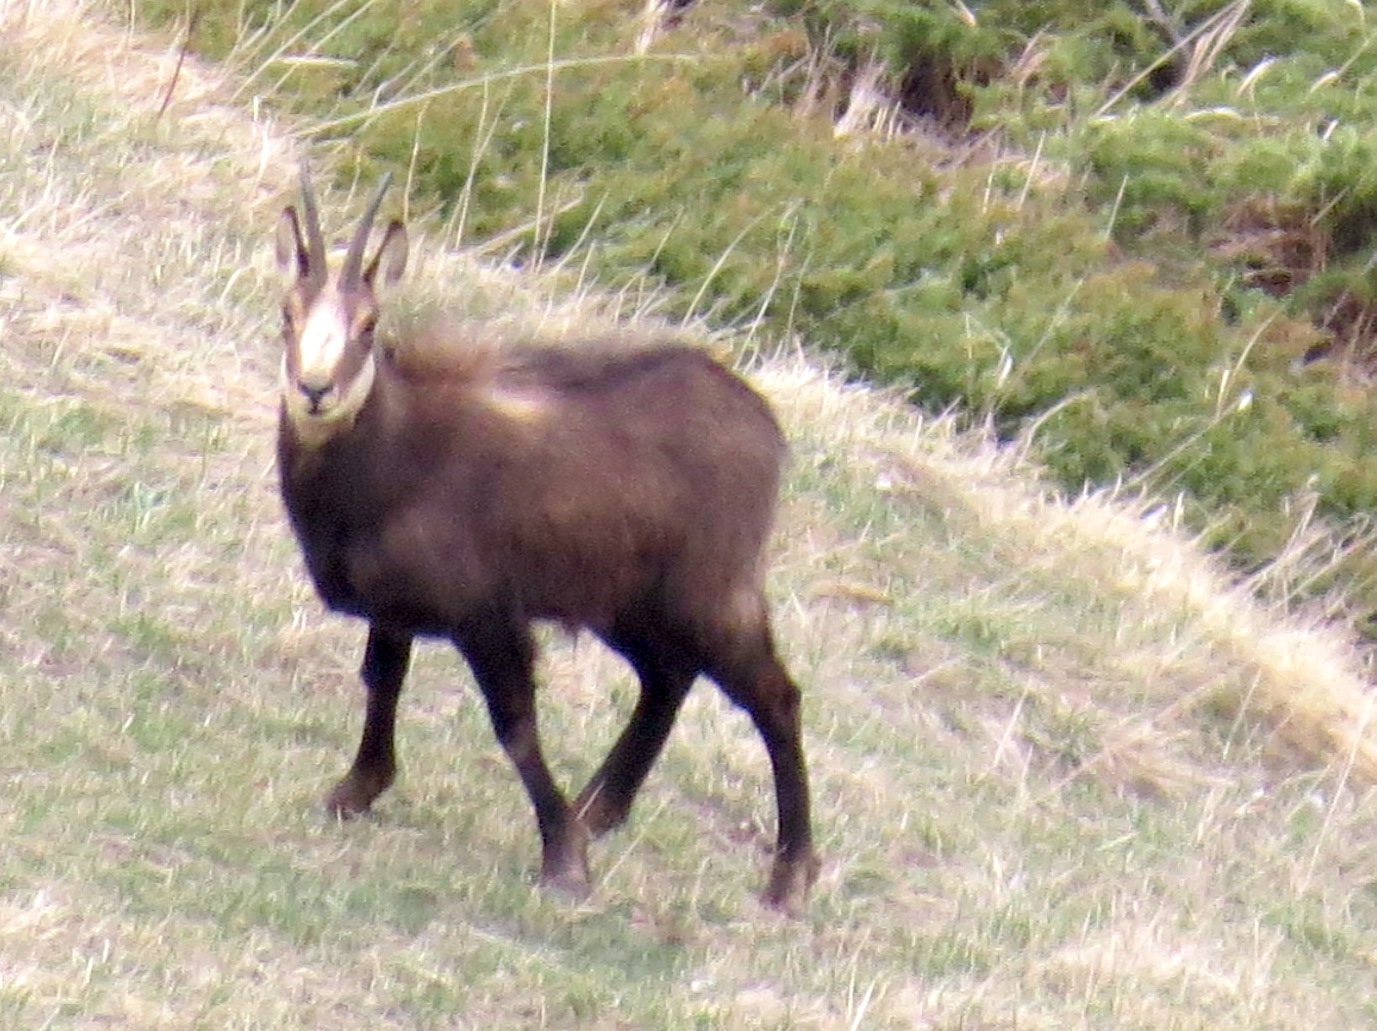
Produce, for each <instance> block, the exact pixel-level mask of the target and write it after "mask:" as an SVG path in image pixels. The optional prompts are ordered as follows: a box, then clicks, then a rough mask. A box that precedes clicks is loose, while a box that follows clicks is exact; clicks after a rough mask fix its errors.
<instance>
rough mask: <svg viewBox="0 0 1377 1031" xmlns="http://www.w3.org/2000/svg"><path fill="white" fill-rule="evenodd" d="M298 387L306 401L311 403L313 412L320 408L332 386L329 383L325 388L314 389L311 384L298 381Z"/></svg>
mask: <svg viewBox="0 0 1377 1031" xmlns="http://www.w3.org/2000/svg"><path fill="white" fill-rule="evenodd" d="M296 387H297V389H298V390H300V391H301V392H302V394H304V395H305V396H306V400H307V401H309V402H310V403H311V411H313V412H314V411H315V410H316V409H318V408H319V407H320V401H321V398H323V397H324V396H325V395H326V394H328V393H330V384H328V383H327V384H325V386H323V387H313V386H311V385H310V384H309V383H302V382H301V381H300V380H298V381H297V384H296Z"/></svg>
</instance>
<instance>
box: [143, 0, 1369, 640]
mask: <svg viewBox="0 0 1377 1031" xmlns="http://www.w3.org/2000/svg"><path fill="white" fill-rule="evenodd" d="M137 10H138V12H139V13H140V14H141V15H142V16H144V17H145V18H146V19H148V20H150V21H153V22H155V23H158V24H162V25H169V26H174V25H180V24H182V23H183V21H184V18H185V14H186V5H185V3H184V2H183V0H143V2H142V3H141V4H139V5H138V7H137ZM657 18H658V19H659V20H658V21H657V20H656V19H657ZM190 40H191V43H192V45H193V46H194V47H195V48H197V49H198V50H200V51H201V52H203V53H205V54H207V55H209V56H212V57H217V58H224V59H226V60H228V61H229V62H230V64H231V65H232V66H233V67H235V68H236V69H237V70H238V71H239V72H240V73H241V74H242V75H243V77H244V82H243V85H242V86H241V87H240V89H241V93H249V92H252V93H254V94H257V95H262V96H264V97H266V98H267V99H268V100H269V101H270V102H272V103H273V104H276V105H279V106H280V107H282V108H284V109H286V110H289V111H293V112H295V113H296V114H298V115H299V116H301V117H302V119H303V120H302V122H301V124H302V126H303V130H302V133H303V136H304V137H305V138H306V140H307V141H309V142H310V143H311V144H312V145H314V146H316V147H319V148H327V149H330V150H332V151H337V152H341V153H342V155H343V157H344V160H343V161H342V162H341V163H340V167H342V168H343V169H345V172H344V174H345V175H348V176H359V177H364V178H371V177H372V176H374V175H375V174H377V172H378V171H379V170H380V169H381V168H382V167H384V166H386V167H392V168H395V169H397V170H399V171H401V172H403V173H405V175H406V181H407V182H408V183H409V184H410V187H411V203H412V205H413V206H420V207H421V208H424V209H434V210H436V211H437V213H438V214H439V215H440V216H441V217H442V218H443V219H445V220H446V223H447V226H448V230H449V233H450V234H451V235H450V239H451V240H452V241H456V242H461V243H465V244H471V245H474V246H477V247H479V248H481V249H484V250H485V251H486V253H488V254H491V255H496V256H500V257H502V258H504V259H507V260H510V261H513V262H517V263H521V264H527V265H530V264H540V265H544V266H550V265H555V264H558V265H561V266H563V267H564V268H565V269H566V270H567V271H568V273H569V274H570V275H571V276H579V277H583V276H591V277H593V278H594V279H595V280H596V281H597V282H598V283H599V284H600V285H601V286H603V287H604V288H607V289H610V290H613V291H622V292H624V293H625V294H626V295H627V296H628V297H629V298H631V299H632V301H633V307H639V308H644V307H647V306H651V307H654V308H656V309H658V310H660V311H663V312H664V313H665V314H667V315H670V316H672V317H674V318H680V319H683V318H687V319H701V320H706V321H707V322H709V323H710V324H712V325H715V326H729V327H733V328H737V329H741V328H745V329H747V330H748V332H749V333H750V334H751V335H753V336H754V335H763V336H766V337H769V338H773V339H778V338H782V337H786V336H790V335H796V336H798V337H799V338H801V339H803V340H805V341H806V342H807V344H808V345H809V346H812V347H817V348H821V349H824V350H827V351H830V352H832V353H835V354H839V355H842V356H844V357H845V358H846V360H847V361H848V362H849V363H850V365H851V367H852V368H853V369H854V370H855V371H856V372H858V373H860V374H863V375H865V376H868V377H873V378H875V379H878V380H882V381H885V382H892V383H898V384H901V385H903V386H904V387H905V388H906V389H908V390H909V391H910V393H911V396H912V398H913V400H914V401H916V402H917V403H919V404H921V405H923V406H925V407H927V408H929V409H931V410H942V409H946V408H949V407H953V406H955V407H956V408H957V409H958V410H960V411H963V412H966V413H969V416H970V417H971V418H972V419H973V420H984V419H991V420H993V422H994V423H995V425H996V426H997V427H998V429H999V432H1000V433H1001V434H1003V435H1004V436H1006V437H1011V438H1012V437H1015V436H1019V435H1030V436H1031V437H1032V438H1033V439H1034V441H1035V443H1036V445H1037V446H1038V447H1039V448H1040V453H1041V454H1042V456H1043V457H1044V459H1045V461H1046V462H1047V463H1048V465H1049V466H1050V468H1052V469H1053V470H1054V472H1055V473H1056V474H1057V475H1058V477H1059V478H1060V479H1061V481H1062V482H1063V483H1064V484H1065V485H1066V486H1067V487H1068V488H1069V489H1071V490H1079V489H1081V488H1082V487H1083V486H1084V485H1086V484H1087V483H1088V484H1106V483H1112V482H1117V481H1121V480H1128V481H1131V482H1134V483H1142V484H1144V485H1146V486H1148V487H1150V488H1152V489H1154V490H1156V491H1159V492H1173V493H1174V492H1180V493H1181V494H1182V496H1183V498H1184V500H1185V506H1186V510H1187V512H1188V514H1189V516H1190V518H1191V519H1192V521H1193V523H1194V525H1196V526H1197V527H1200V528H1202V529H1203V530H1205V531H1206V532H1207V533H1208V534H1210V535H1211V538H1212V539H1213V540H1214V541H1215V542H1216V543H1219V544H1223V545H1226V546H1227V547H1228V548H1230V549H1231V552H1232V553H1233V554H1234V555H1235V556H1237V558H1238V560H1239V561H1240V562H1241V563H1243V564H1244V565H1252V564H1255V563H1257V562H1260V561H1264V560H1266V559H1269V558H1271V557H1273V556H1274V555H1275V554H1276V552H1277V549H1278V548H1280V547H1281V546H1282V545H1283V544H1284V543H1285V542H1286V541H1287V540H1289V539H1291V537H1292V535H1293V533H1294V530H1295V528H1296V516H1295V512H1296V511H1298V510H1299V509H1301V508H1304V509H1305V511H1307V512H1311V513H1315V514H1318V515H1320V516H1322V517H1324V518H1326V519H1329V520H1333V521H1336V522H1338V523H1341V524H1344V523H1350V524H1352V525H1353V527H1354V532H1359V531H1360V529H1361V524H1362V522H1363V520H1364V519H1365V518H1366V513H1367V511H1368V510H1369V508H1370V507H1371V502H1372V500H1373V499H1374V498H1377V466H1374V465H1373V463H1371V462H1369V461H1368V460H1367V453H1368V447H1367V445H1368V438H1369V436H1370V432H1371V431H1370V430H1369V429H1368V427H1370V426H1372V425H1373V424H1374V422H1377V404H1375V403H1374V401H1373V399H1372V398H1371V397H1370V395H1369V392H1368V391H1367V390H1365V389H1363V388H1362V387H1361V386H1360V385H1357V383H1358V380H1359V376H1358V375H1357V374H1358V372H1361V371H1362V370H1365V369H1366V368H1367V366H1368V365H1369V364H1370V363H1371V361H1372V354H1371V353H1370V352H1371V351H1373V347H1372V344H1371V339H1373V338H1374V337H1377V303H1374V302H1377V288H1375V287H1374V286H1373V285H1372V283H1371V273H1370V268H1369V266H1370V264H1371V261H1370V257H1371V247H1370V244H1369V242H1368V241H1369V239H1370V236H1371V230H1372V228H1373V227H1374V225H1377V171H1374V169H1377V162H1374V161H1373V160H1372V158H1373V157H1374V156H1375V155H1374V154H1373V150H1374V147H1373V145H1372V143H1371V141H1370V140H1369V136H1370V135H1371V128H1372V126H1373V125H1374V124H1377V90H1374V88H1373V87H1372V86H1371V83H1372V82H1374V81H1377V79H1374V77H1373V74H1372V73H1373V72H1374V71H1377V46H1374V45H1373V44H1374V37H1373V32H1372V28H1371V27H1370V26H1369V25H1368V24H1367V22H1366V20H1365V19H1364V17H1363V11H1362V8H1361V6H1360V5H1355V4H1352V3H1347V2H1344V0H1303V2H1281V0H1257V2H1253V3H1246V2H1242V0H1231V2H1220V0H1200V2H1194V0H1192V2H1182V3H1176V4H1166V5H1163V4H1157V3H1147V2H1144V3H1137V2H1133V3H1130V2H1127V0H1115V2H1112V3H1108V4H1103V5H1099V6H1098V7H1097V8H1095V9H1094V10H1093V11H1092V12H1090V13H1087V9H1086V7H1085V5H1084V4H1079V3H1052V4H1038V5H1028V4H1026V3H1018V2H1013V0H992V2H989V3H982V4H978V5H977V4H961V3H950V2H948V0H941V2H936V0H932V2H912V0H866V2H862V3H856V2H845V3H842V2H838V0H774V2H772V3H769V4H766V5H747V4H745V3H739V2H733V3H722V4H717V3H714V4H700V5H696V6H691V7H689V8H688V9H686V10H684V11H682V12H681V13H680V14H678V15H676V16H675V18H674V19H671V20H669V21H666V20H665V18H664V16H662V15H654V14H653V13H652V11H651V9H650V8H647V7H646V6H645V5H643V4H642V3H640V2H639V0H599V2H595V3H588V4H578V5H573V6H568V5H559V4H552V3H549V2H547V0H427V2H424V3H384V2H380V0H296V2H292V3H287V2H283V0H244V2H242V3H239V4H236V5H229V6H220V7H214V8H211V7H204V8H203V9H201V10H200V13H199V16H198V19H197V21H196V23H195V28H194V31H193V32H192V33H191V35H190ZM866 83H868V84H869V87H868V88H869V92H867V91H866V89H865V88H862V87H863V85H864V84H866ZM869 104H874V105H875V110H874V111H872V112H870V115H871V116H870V117H861V116H863V115H866V113H867V105H869ZM877 126H878V127H879V128H877ZM843 129H844V130H845V131H843ZM1317 357H1319V358H1321V359H1322V360H1319V361H1312V360H1311V359H1315V358H1317ZM1311 493H1313V494H1314V495H1315V496H1316V498H1317V505H1314V506H1311V505H1308V504H1302V503H1301V501H1302V499H1303V498H1307V497H1309V496H1310V494H1311ZM1345 561H1346V571H1345V573H1344V574H1343V575H1345V576H1347V577H1350V578H1355V579H1354V582H1355V583H1361V582H1362V581H1363V580H1364V579H1365V578H1366V577H1367V576H1368V575H1369V574H1368V572H1367V570H1366V563H1365V561H1364V560H1363V559H1362V558H1361V557H1354V556H1352V555H1350V556H1349V557H1348V558H1347V559H1346V560H1345ZM1355 600H1356V604H1357V606H1358V609H1359V610H1360V611H1359V612H1358V616H1359V617H1360V618H1361V617H1362V616H1363V615H1364V614H1365V613H1366V612H1367V611H1368V610H1370V609H1371V608H1372V607H1373V606H1374V604H1377V597H1366V598H1364V597H1363V590H1362V589H1361V588H1360V589H1359V590H1358V591H1357V594H1356V596H1355Z"/></svg>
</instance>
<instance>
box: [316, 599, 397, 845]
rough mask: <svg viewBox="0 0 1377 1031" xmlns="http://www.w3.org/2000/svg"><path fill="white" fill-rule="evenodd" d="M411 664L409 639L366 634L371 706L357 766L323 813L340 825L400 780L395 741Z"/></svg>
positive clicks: (374, 629)
mask: <svg viewBox="0 0 1377 1031" xmlns="http://www.w3.org/2000/svg"><path fill="white" fill-rule="evenodd" d="M410 662H411V636H410V635H409V634H395V633H390V632H389V631H386V630H383V629H380V628H379V627H378V626H377V625H376V624H373V625H371V626H369V628H368V646H367V648H365V649H364V653H363V666H362V668H361V669H360V670H359V675H360V676H361V677H362V678H363V683H364V686H365V687H366V688H367V689H368V706H367V711H366V715H365V718H364V724H363V739H362V740H361V741H360V742H359V751H358V755H357V756H355V757H354V765H353V766H352V767H350V769H349V772H348V773H347V774H345V775H344V779H343V780H341V781H340V782H339V783H338V784H336V785H335V788H334V790H333V791H331V792H330V794H329V797H327V798H326V800H325V807H326V809H328V810H329V811H330V812H331V813H332V814H334V815H335V816H338V817H340V818H341V819H349V818H350V817H354V816H359V815H362V814H363V813H366V812H367V811H368V807H369V806H370V805H372V804H373V800H374V799H375V798H377V797H378V796H379V795H381V794H382V793H383V792H384V791H386V790H387V789H388V787H390V786H391V784H392V780H393V778H394V777H396V775H397V758H396V752H395V747H394V744H393V735H394V731H395V728H396V723H397V697H398V696H399V695H400V694H401V691H402V681H403V680H404V679H406V670H407V666H408V665H409V664H410Z"/></svg>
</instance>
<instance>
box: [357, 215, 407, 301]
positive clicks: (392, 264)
mask: <svg viewBox="0 0 1377 1031" xmlns="http://www.w3.org/2000/svg"><path fill="white" fill-rule="evenodd" d="M406 246H407V244H406V227H405V226H404V225H402V224H401V223H400V222H397V221H393V222H392V223H390V224H389V225H388V227H387V232H385V233H384V234H383V239H382V243H380V244H378V251H377V253H376V254H374V255H373V260H372V261H370V262H369V263H368V268H366V269H364V272H363V281H364V282H365V283H367V284H368V285H369V286H370V287H372V288H373V290H374V292H375V293H376V292H377V291H378V290H379V289H380V288H382V287H389V286H392V285H393V284H395V283H396V282H397V280H399V279H401V278H402V273H403V272H405V271H406ZM379 274H381V276H382V279H381V281H380V280H379V279H378V276H379Z"/></svg>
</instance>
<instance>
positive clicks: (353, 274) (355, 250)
mask: <svg viewBox="0 0 1377 1031" xmlns="http://www.w3.org/2000/svg"><path fill="white" fill-rule="evenodd" d="M391 185H392V173H391V172H387V173H385V174H384V175H383V177H382V182H380V183H379V184H378V192H377V193H375V194H373V201H372V203H370V204H369V205H368V210H367V211H365V212H364V213H363V218H362V219H360V221H359V227H358V228H357V229H356V230H354V238H353V239H352V240H350V241H349V252H348V253H347V254H345V256H344V266H343V267H342V268H341V269H340V273H339V283H340V286H341V287H343V288H344V289H346V290H349V289H353V288H354V287H356V286H358V285H359V275H360V273H361V271H362V269H363V249H364V248H365V247H366V246H368V234H369V233H370V232H371V231H372V229H373V217H374V216H375V215H377V213H378V208H380V207H381V206H382V199H383V194H385V193H387V188H388V187H389V186H391Z"/></svg>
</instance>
